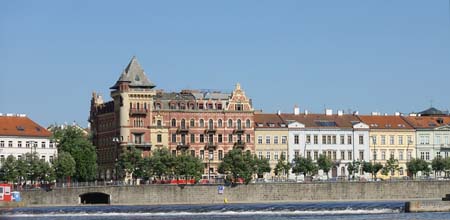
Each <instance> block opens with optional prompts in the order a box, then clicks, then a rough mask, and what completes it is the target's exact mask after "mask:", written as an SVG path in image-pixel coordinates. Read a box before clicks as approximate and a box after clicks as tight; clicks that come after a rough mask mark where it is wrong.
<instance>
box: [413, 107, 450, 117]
mask: <svg viewBox="0 0 450 220" xmlns="http://www.w3.org/2000/svg"><path fill="white" fill-rule="evenodd" d="M416 114H417V115H418V116H448V115H449V114H448V111H441V110H438V109H436V108H433V107H431V108H429V109H427V110H424V111H421V112H418V113H416Z"/></svg>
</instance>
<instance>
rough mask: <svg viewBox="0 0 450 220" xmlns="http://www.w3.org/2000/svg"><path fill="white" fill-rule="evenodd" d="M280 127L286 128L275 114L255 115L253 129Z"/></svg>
mask: <svg viewBox="0 0 450 220" xmlns="http://www.w3.org/2000/svg"><path fill="white" fill-rule="evenodd" d="M282 125H285V128H287V124H286V123H285V122H284V121H283V119H281V117H280V116H279V115H277V114H263V113H256V114H255V128H281V127H282Z"/></svg>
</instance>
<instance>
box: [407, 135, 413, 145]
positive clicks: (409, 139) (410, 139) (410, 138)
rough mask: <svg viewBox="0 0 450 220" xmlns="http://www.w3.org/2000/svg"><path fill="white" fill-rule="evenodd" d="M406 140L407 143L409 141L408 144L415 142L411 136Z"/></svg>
mask: <svg viewBox="0 0 450 220" xmlns="http://www.w3.org/2000/svg"><path fill="white" fill-rule="evenodd" d="M406 139H407V141H408V143H407V144H413V142H412V136H411V135H408V137H407V138H406Z"/></svg>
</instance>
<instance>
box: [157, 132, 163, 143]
mask: <svg viewBox="0 0 450 220" xmlns="http://www.w3.org/2000/svg"><path fill="white" fill-rule="evenodd" d="M156 142H158V143H161V142H162V135H161V134H158V135H156Z"/></svg>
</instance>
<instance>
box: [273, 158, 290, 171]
mask: <svg viewBox="0 0 450 220" xmlns="http://www.w3.org/2000/svg"><path fill="white" fill-rule="evenodd" d="M290 168H291V164H290V163H289V162H288V161H286V158H285V156H284V154H282V155H281V157H280V159H278V163H277V165H276V166H275V168H274V169H273V172H274V173H275V175H276V176H278V177H279V176H280V175H281V174H283V173H284V174H288V173H289V169H290Z"/></svg>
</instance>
